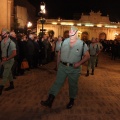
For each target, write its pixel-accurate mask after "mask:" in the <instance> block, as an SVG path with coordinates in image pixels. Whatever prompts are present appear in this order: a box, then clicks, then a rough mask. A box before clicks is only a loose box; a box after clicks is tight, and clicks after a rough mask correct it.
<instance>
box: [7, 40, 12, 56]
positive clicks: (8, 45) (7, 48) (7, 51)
mask: <svg viewBox="0 0 120 120" xmlns="http://www.w3.org/2000/svg"><path fill="white" fill-rule="evenodd" d="M10 43H11V40H10V42H9V44H8V47H7V58H8V50H9V47H10Z"/></svg>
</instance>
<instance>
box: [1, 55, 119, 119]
mask: <svg viewBox="0 0 120 120" xmlns="http://www.w3.org/2000/svg"><path fill="white" fill-rule="evenodd" d="M54 66H55V63H54V62H52V63H49V64H47V65H44V66H42V67H40V68H38V69H33V70H30V71H26V73H25V75H24V76H19V77H17V79H15V80H14V83H15V89H14V90H11V91H3V94H2V96H0V120H120V59H119V60H116V61H113V60H111V59H110V57H109V56H108V55H105V54H103V53H102V54H101V55H100V60H99V65H98V67H97V68H96V69H95V75H90V76H89V77H85V74H86V64H85V65H83V70H82V74H81V76H80V79H79V92H78V97H77V99H76V100H75V105H74V106H73V108H72V109H70V110H68V109H66V104H67V103H68V101H69V96H68V84H67V80H66V82H65V84H64V86H63V87H62V89H61V91H60V92H59V94H58V95H57V96H56V99H55V101H54V103H53V106H52V109H49V108H46V107H43V106H41V105H40V101H41V100H45V99H46V97H47V93H48V90H49V88H50V86H51V85H52V83H53V82H54V80H55V77H56V72H55V71H54V70H53V68H54ZM0 81H1V80H0ZM8 85H9V84H8V83H7V84H6V86H5V87H7V86H8Z"/></svg>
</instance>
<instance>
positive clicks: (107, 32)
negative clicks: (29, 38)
mask: <svg viewBox="0 0 120 120" xmlns="http://www.w3.org/2000/svg"><path fill="white" fill-rule="evenodd" d="M71 25H75V26H77V27H78V29H79V37H80V38H81V39H89V40H90V39H91V38H92V37H96V38H99V39H106V40H114V39H115V38H117V37H118V36H119V34H120V24H119V23H115V22H110V20H109V16H108V15H107V16H102V13H101V12H100V11H99V12H93V11H91V12H90V14H89V15H84V14H82V15H81V18H80V19H79V20H62V19H46V23H45V24H44V29H45V30H46V32H47V31H49V30H53V31H54V32H55V37H57V36H58V35H62V36H63V35H64V32H65V31H68V30H69V29H70V26H71ZM41 27H42V24H41V22H40V19H39V20H38V21H37V34H39V32H40V29H41Z"/></svg>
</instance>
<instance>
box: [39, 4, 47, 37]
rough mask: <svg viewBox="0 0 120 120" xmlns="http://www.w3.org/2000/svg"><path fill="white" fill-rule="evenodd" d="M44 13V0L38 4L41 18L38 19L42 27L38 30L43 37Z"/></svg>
mask: <svg viewBox="0 0 120 120" xmlns="http://www.w3.org/2000/svg"><path fill="white" fill-rule="evenodd" d="M45 13H46V10H45V3H44V2H41V4H40V14H41V19H40V23H41V24H42V29H41V30H40V31H41V32H42V35H41V36H42V37H43V34H44V26H43V25H44V24H45V22H46V20H45V18H44V17H43V15H44V14H45Z"/></svg>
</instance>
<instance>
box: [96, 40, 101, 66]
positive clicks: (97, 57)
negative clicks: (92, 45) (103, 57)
mask: <svg viewBox="0 0 120 120" xmlns="http://www.w3.org/2000/svg"><path fill="white" fill-rule="evenodd" d="M96 43H97V44H98V47H99V50H100V52H101V51H102V50H103V46H102V44H101V43H100V41H99V39H98V38H96ZM98 61H99V54H98V55H97V56H96V61H95V67H97V66H98Z"/></svg>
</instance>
